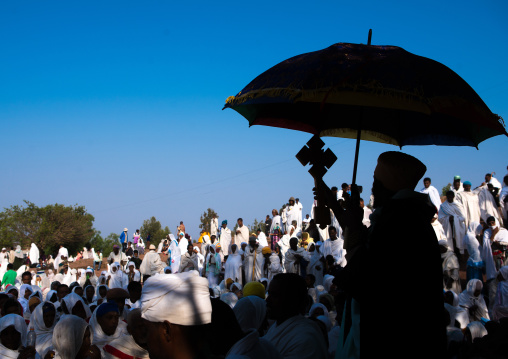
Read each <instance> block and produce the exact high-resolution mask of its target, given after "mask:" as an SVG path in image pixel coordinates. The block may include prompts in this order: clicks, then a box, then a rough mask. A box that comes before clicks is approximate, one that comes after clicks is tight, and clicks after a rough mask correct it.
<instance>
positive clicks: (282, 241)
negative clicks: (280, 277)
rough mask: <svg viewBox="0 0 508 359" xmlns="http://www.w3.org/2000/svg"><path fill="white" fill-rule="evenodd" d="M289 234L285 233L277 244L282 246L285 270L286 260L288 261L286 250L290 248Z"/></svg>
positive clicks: (283, 268) (281, 251)
mask: <svg viewBox="0 0 508 359" xmlns="http://www.w3.org/2000/svg"><path fill="white" fill-rule="evenodd" d="M289 239H290V237H289V234H284V235H283V236H282V238H281V239H280V241H278V242H277V245H278V246H279V248H280V254H281V257H282V270H283V271H285V270H286V269H285V268H286V267H285V262H286V252H287V251H288V249H289Z"/></svg>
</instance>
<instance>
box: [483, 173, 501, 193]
mask: <svg viewBox="0 0 508 359" xmlns="http://www.w3.org/2000/svg"><path fill="white" fill-rule="evenodd" d="M492 174H494V172H493V173H487V174H486V175H485V182H483V183H482V185H486V184H491V185H492V187H494V188H497V189H499V190H501V187H502V186H501V182H499V181H498V180H497V178H495V177H494V176H492Z"/></svg>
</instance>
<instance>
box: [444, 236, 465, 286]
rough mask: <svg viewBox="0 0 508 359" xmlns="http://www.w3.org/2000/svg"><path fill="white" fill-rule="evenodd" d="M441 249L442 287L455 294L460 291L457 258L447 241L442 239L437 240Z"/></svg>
mask: <svg viewBox="0 0 508 359" xmlns="http://www.w3.org/2000/svg"><path fill="white" fill-rule="evenodd" d="M439 247H440V250H441V259H442V261H443V288H444V290H452V291H454V292H455V293H457V294H460V293H461V292H462V287H461V286H460V276H459V260H458V259H457V256H456V255H455V253H453V251H452V250H451V249H450V248H449V247H448V241H447V240H446V239H442V240H440V241H439Z"/></svg>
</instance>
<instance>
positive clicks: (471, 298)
mask: <svg viewBox="0 0 508 359" xmlns="http://www.w3.org/2000/svg"><path fill="white" fill-rule="evenodd" d="M482 288H483V284H482V282H481V281H480V280H478V279H471V280H470V281H469V282H467V286H466V289H465V290H464V291H463V292H462V293H460V295H459V306H461V307H462V308H466V309H467V310H468V313H469V321H470V322H474V321H480V320H481V319H482V318H486V319H490V318H489V312H488V309H487V305H486V304H485V301H484V300H483V296H482Z"/></svg>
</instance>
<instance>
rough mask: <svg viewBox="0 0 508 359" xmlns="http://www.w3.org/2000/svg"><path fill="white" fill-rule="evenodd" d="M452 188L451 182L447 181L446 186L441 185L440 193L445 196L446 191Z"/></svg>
mask: <svg viewBox="0 0 508 359" xmlns="http://www.w3.org/2000/svg"><path fill="white" fill-rule="evenodd" d="M451 189H452V184H451V183H448V184H447V185H446V186H444V187H443V189H442V190H441V195H442V196H443V197H446V192H448V191H450V190H451Z"/></svg>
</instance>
